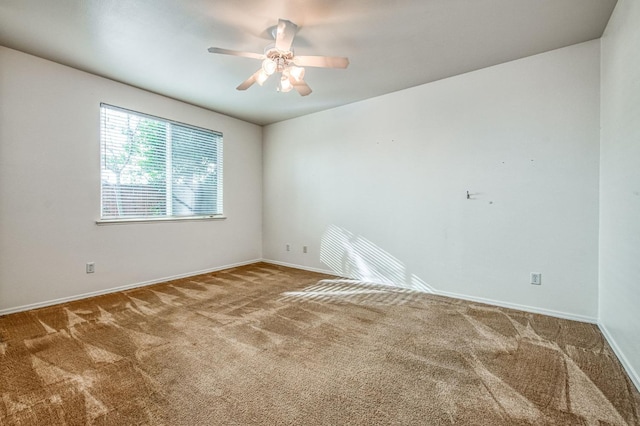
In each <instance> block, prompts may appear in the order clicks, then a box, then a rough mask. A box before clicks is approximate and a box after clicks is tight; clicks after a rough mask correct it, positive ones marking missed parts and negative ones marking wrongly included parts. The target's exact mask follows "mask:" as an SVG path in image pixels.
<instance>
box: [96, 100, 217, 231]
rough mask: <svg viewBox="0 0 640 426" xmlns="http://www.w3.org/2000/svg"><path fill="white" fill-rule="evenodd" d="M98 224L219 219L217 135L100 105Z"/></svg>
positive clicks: (212, 132)
mask: <svg viewBox="0 0 640 426" xmlns="http://www.w3.org/2000/svg"><path fill="white" fill-rule="evenodd" d="M100 115H101V135H100V141H101V146H100V159H101V182H102V192H101V194H102V196H101V203H102V210H101V211H102V213H101V218H102V219H117V218H127V219H129V218H147V217H152V218H157V217H189V216H203V215H220V214H222V134H220V133H217V132H214V131H211V130H206V129H201V128H197V127H193V126H188V125H185V124H182V123H177V122H174V121H170V120H164V119H161V118H158V117H153V116H150V115H146V114H142V113H138V112H134V111H129V110H125V109H122V108H118V107H114V106H111V105H107V104H101V105H100Z"/></svg>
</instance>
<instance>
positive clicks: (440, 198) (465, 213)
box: [263, 41, 600, 320]
mask: <svg viewBox="0 0 640 426" xmlns="http://www.w3.org/2000/svg"><path fill="white" fill-rule="evenodd" d="M434 60H435V59H434ZM397 72H402V69H401V67H399V68H398V70H397ZM389 78H393V72H390V73H389ZM599 78H600V77H599V42H598V41H592V42H587V43H583V44H579V45H574V46H570V47H567V48H563V49H559V50H556V51H552V52H548V53H544V54H541V55H537V56H533V57H529V58H525V59H521V60H518V61H514V62H509V63H506V64H502V65H499V66H495V67H491V68H486V69H483V70H480V71H476V72H472V73H468V74H464V75H461V76H457V77H453V78H450V79H446V80H441V81H438V82H435V83H431V84H427V85H423V86H418V87H415V88H412V89H408V90H404V91H401V92H396V93H392V94H389V95H385V96H381V97H378V98H374V99H370V100H367V101H363V102H359V103H355V104H351V105H347V106H344V107H340V108H336V109H333V110H329V111H325V112H321V113H317V114H313V115H309V116H305V117H301V118H297V119H293V120H288V121H284V122H281V123H277V124H274V125H270V126H267V127H265V130H264V200H265V202H264V219H263V222H264V224H263V226H264V237H263V238H264V245H263V247H264V249H263V251H264V257H265V258H267V259H271V260H275V261H279V262H282V263H288V264H295V265H303V266H306V267H309V268H318V269H332V270H334V271H336V272H339V273H343V274H347V275H351V276H354V277H358V278H365V279H371V280H376V281H387V282H392V283H395V284H396V285H401V286H407V287H413V288H424V289H428V288H434V289H436V290H438V291H441V292H446V293H454V294H458V295H463V296H466V297H474V298H481V299H488V300H491V301H494V302H500V303H502V304H509V305H517V306H525V307H530V308H535V309H536V310H538V311H545V312H550V313H554V314H558V315H569V316H573V317H576V318H582V319H589V320H594V319H595V318H596V317H597V303H598V302H597V291H598V290H597V289H598V287H597V278H598V271H597V264H598V231H597V229H598V155H599V148H598V140H599V130H598V123H599ZM466 191H469V192H470V194H471V199H470V200H467V199H466ZM286 244H291V245H292V249H291V251H286V250H285V245H286ZM304 245H307V246H308V253H306V254H305V253H303V251H302V249H301V247H302V246H304ZM531 272H541V273H542V274H543V275H542V277H543V278H542V286H533V285H530V284H529V274H530V273H531Z"/></svg>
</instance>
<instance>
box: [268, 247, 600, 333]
mask: <svg viewBox="0 0 640 426" xmlns="http://www.w3.org/2000/svg"><path fill="white" fill-rule="evenodd" d="M262 261H263V262H265V263H272V264H274V265H280V266H286V267H289V268H295V269H302V270H305V271H311V272H319V273H321V274H329V275H334V276H338V274H337V273H336V272H334V271H331V270H326V269H318V268H310V267H308V266H302V265H296V264H293V263H286V262H280V261H277V260H269V259H262ZM343 278H349V277H343ZM372 283H373V284H385V283H376V282H372ZM431 290H433V291H432V292H430V294H435V295H438V296H445V297H451V298H453V299H462V300H467V301H470V302H478V303H485V304H487V305H493V306H499V307H502V308H508V309H516V310H519V311H524V312H531V313H533V314H542V315H548V316H550V317H555V318H562V319H568V320H572V321H580V322H586V323H589V324H597V323H598V319H597V318H595V317H589V316H585V315H578V314H570V313H567V312H561V311H554V310H551V309H544V308H536V307H533V306H527V305H518V304H515V303H509V302H502V301H499V300H493V299H486V298H483V297H475V296H467V295H465V294H458V293H451V292H448V291H440V290H438V289H434V288H431Z"/></svg>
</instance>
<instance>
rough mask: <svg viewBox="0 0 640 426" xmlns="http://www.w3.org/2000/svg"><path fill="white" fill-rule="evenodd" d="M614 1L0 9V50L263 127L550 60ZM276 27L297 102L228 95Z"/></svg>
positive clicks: (293, 1)
mask: <svg viewBox="0 0 640 426" xmlns="http://www.w3.org/2000/svg"><path fill="white" fill-rule="evenodd" d="M615 3H616V0H235V1H232V0H189V1H186V0H56V1H53V0H0V45H3V46H6V47H9V48H13V49H16V50H20V51H23V52H26V53H30V54H33V55H36V56H39V57H42V58H45V59H50V60H52V61H55V62H58V63H61V64H64V65H69V66H71V67H74V68H78V69H81V70H84V71H88V72H91V73H94V74H97V75H101V76H104V77H107V78H111V79H113V80H117V81H121V82H123V83H127V84H130V85H132V86H136V87H139V88H142V89H146V90H149V91H152V92H155V93H159V94H162V95H166V96H169V97H172V98H175V99H180V100H183V101H185V102H189V103H192V104H195V105H199V106H202V107H204V108H208V109H211V110H214V111H218V112H221V113H224V114H227V115H230V116H234V117H238V118H240V119H243V120H246V121H249V122H253V123H257V124H268V123H273V122H277V121H281V120H285V119H288V118H293V117H297V116H301V115H305V114H309V113H311V112H315V111H320V110H323V109H328V108H332V107H336V106H339V105H344V104H347V103H351V102H355V101H358V100H362V99H366V98H371V97H374V96H378V95H381V94H384V93H389V92H394V91H397V90H401V89H405V88H408V87H413V86H416V85H420V84H424V83H428V82H431V81H435V80H439V79H442V78H446V77H450V76H453V75H458V74H462V73H465V72H469V71H472V70H476V69H480V68H484V67H488V66H491V65H495V64H499V63H503V62H507V61H511V60H514V59H518V58H522V57H525V56H529V55H534V54H537V53H541V52H545V51H549V50H553V49H557V48H560V47H564V46H568V45H571V44H575V43H580V42H583V41H588V40H592V39H596V38H598V37H600V36H601V35H602V32H603V31H604V28H605V26H606V24H607V21H608V19H609V17H610V15H611V12H612V11H613V8H614V6H615ZM278 18H283V19H289V20H291V21H293V22H295V23H296V24H298V26H299V27H300V29H299V31H298V34H297V36H296V38H295V40H294V44H293V47H294V49H295V52H296V54H299V55H329V56H347V57H348V58H349V60H350V62H351V64H350V66H349V68H347V69H346V70H340V69H322V68H307V72H306V76H305V80H306V81H307V83H308V84H309V85H310V86H311V88H312V89H313V93H312V94H311V95H309V96H307V97H301V96H299V95H298V94H297V93H296V92H294V91H292V92H289V93H277V92H276V91H275V80H276V79H274V78H271V79H270V80H271V81H269V82H268V83H266V84H265V85H264V86H263V87H260V86H258V85H254V86H253V87H251V88H249V89H248V90H247V91H244V92H241V91H237V90H235V87H236V86H237V85H238V84H239V83H240V82H242V81H243V80H245V79H246V78H247V77H249V75H251V74H252V73H253V72H254V71H256V70H257V69H258V67H259V65H260V63H259V61H258V60H255V59H248V58H241V57H233V56H227V55H214V54H211V53H208V52H207V48H208V47H210V46H215V47H223V48H228V49H235V50H244V51H250V52H257V53H262V52H263V49H264V47H265V46H266V45H267V44H269V42H270V38H269V36H268V34H267V31H266V30H267V28H268V27H270V26H272V25H275V24H276V23H277V21H278Z"/></svg>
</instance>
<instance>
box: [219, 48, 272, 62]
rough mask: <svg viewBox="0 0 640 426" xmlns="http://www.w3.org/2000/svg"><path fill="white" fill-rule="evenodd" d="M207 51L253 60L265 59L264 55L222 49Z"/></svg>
mask: <svg viewBox="0 0 640 426" xmlns="http://www.w3.org/2000/svg"><path fill="white" fill-rule="evenodd" d="M207 50H209V52H210V53H222V54H223V55H232V56H242V57H245V58H252V59H264V55H262V54H260V53H252V52H240V51H239V50H230V49H222V48H220V47H210V48H209V49H207Z"/></svg>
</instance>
